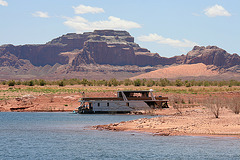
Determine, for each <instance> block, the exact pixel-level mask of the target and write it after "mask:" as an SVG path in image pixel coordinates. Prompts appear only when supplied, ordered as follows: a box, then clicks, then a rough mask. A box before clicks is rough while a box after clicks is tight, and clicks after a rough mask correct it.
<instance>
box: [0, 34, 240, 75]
mask: <svg viewBox="0 0 240 160" xmlns="http://www.w3.org/2000/svg"><path fill="white" fill-rule="evenodd" d="M196 63H203V64H205V65H214V66H217V68H218V69H219V70H220V69H221V68H223V69H224V71H230V72H235V73H236V72H237V73H240V67H239V65H240V56H239V55H237V54H229V53H227V52H226V51H225V50H223V49H221V48H218V47H216V46H207V47H199V46H195V47H194V48H193V50H192V51H190V52H188V53H187V55H181V56H174V57H171V58H166V57H161V56H160V55H159V54H157V53H151V52H150V51H149V50H148V49H146V48H141V47H140V46H139V45H138V44H136V43H135V42H134V37H132V36H131V35H130V34H129V33H128V32H127V31H115V30H95V31H94V32H86V33H83V34H76V33H69V34H66V35H63V36H61V37H58V38H55V39H53V40H52V41H50V42H47V43H46V44H40V45H19V46H14V45H11V44H9V45H2V46H0V73H4V74H2V76H0V78H2V77H4V76H5V75H6V74H7V73H10V72H11V74H12V75H17V74H22V75H25V74H29V75H32V74H34V75H35V76H36V78H37V77H39V76H42V75H44V76H48V77H49V76H52V77H54V76H60V75H61V77H62V76H63V75H69V74H70V73H74V74H73V75H72V76H71V77H74V76H76V72H81V75H83V73H87V72H91V74H93V73H94V72H95V71H96V72H98V73H104V74H108V75H110V74H111V73H113V72H114V73H120V72H121V73H124V74H125V73H126V75H129V74H128V73H131V75H132V74H141V73H146V72H148V71H153V70H156V69H159V68H161V67H162V66H166V65H173V64H174V65H181V64H196ZM93 66H96V67H93ZM124 66H132V67H130V68H131V69H128V68H129V67H124ZM133 66H134V67H133ZM9 67H12V68H13V69H9ZM91 68H92V69H91ZM93 68H94V69H93ZM97 68H99V69H97ZM1 71H2V72H1ZM122 75H123V74H121V77H124V76H122ZM134 76H135V75H134ZM80 77H81V76H80ZM126 77H128V76H126Z"/></svg>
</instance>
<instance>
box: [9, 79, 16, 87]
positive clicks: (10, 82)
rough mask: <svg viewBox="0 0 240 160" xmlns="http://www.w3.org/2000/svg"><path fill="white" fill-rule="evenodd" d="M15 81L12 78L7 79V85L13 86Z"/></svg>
mask: <svg viewBox="0 0 240 160" xmlns="http://www.w3.org/2000/svg"><path fill="white" fill-rule="evenodd" d="M15 83H16V82H15V81H14V80H10V81H8V86H14V85H15Z"/></svg>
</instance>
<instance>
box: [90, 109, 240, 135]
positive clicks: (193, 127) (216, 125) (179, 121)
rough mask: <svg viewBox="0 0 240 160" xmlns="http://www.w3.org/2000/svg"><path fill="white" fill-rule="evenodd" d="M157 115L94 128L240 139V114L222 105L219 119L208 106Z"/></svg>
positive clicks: (161, 111)
mask: <svg viewBox="0 0 240 160" xmlns="http://www.w3.org/2000/svg"><path fill="white" fill-rule="evenodd" d="M156 113H158V114H162V115H165V116H158V117H154V118H142V119H137V120H132V121H127V122H120V123H114V124H108V125H97V126H94V127H93V128H94V129H97V130H110V131H136V132H146V133H151V134H153V135H159V136H175V135H188V136H226V137H228V136H230V137H238V138H240V115H239V114H234V113H233V112H232V111H230V110H228V109H226V108H222V109H221V111H220V116H219V118H215V117H214V115H213V114H212V113H211V111H210V110H209V109H208V108H205V107H194V108H187V109H183V110H182V111H181V113H180V112H179V111H177V110H176V109H173V108H170V109H164V110H159V111H156Z"/></svg>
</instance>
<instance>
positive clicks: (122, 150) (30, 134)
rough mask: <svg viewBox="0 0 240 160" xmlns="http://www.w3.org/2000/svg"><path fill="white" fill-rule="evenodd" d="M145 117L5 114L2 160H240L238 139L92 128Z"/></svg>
mask: <svg viewBox="0 0 240 160" xmlns="http://www.w3.org/2000/svg"><path fill="white" fill-rule="evenodd" d="M143 117H146V116H140V115H139V116H136V115H135V116H134V115H79V114H69V113H12V112H10V113H3V112H0V144H1V145H0V159H1V160H2V159H3V160H4V159H24V160H25V159H31V160H32V159H44V160H45V159H96V160H98V159H114V160H115V159H136V160H139V159H240V140H239V139H237V138H222V137H219V138H216V137H193V136H168V137H161V136H153V135H151V134H144V133H134V132H111V131H96V130H90V129H88V126H92V125H97V124H108V123H114V122H121V121H126V120H132V119H138V118H143Z"/></svg>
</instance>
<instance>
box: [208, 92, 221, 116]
mask: <svg viewBox="0 0 240 160" xmlns="http://www.w3.org/2000/svg"><path fill="white" fill-rule="evenodd" d="M205 105H206V106H207V107H208V108H209V109H210V111H211V113H212V114H213V115H214V116H215V118H219V115H220V109H221V108H222V106H224V101H223V100H222V99H220V98H218V97H212V96H210V97H208V98H207V100H206V102H205Z"/></svg>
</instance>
